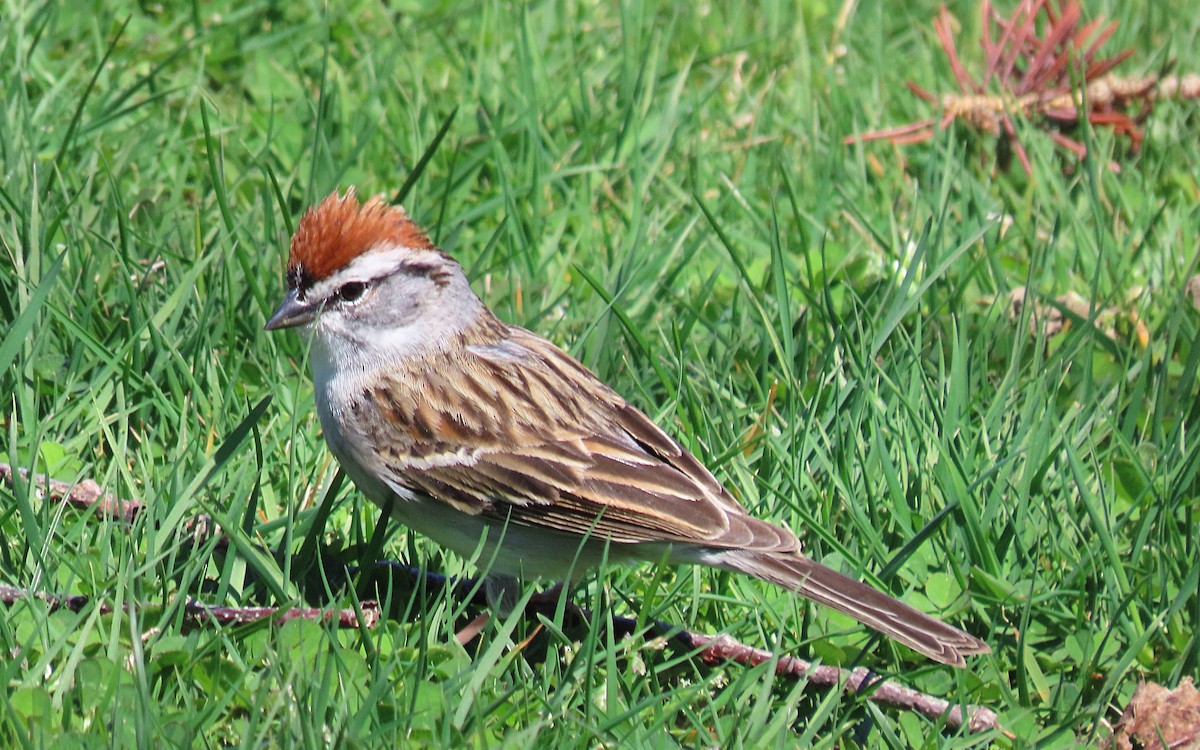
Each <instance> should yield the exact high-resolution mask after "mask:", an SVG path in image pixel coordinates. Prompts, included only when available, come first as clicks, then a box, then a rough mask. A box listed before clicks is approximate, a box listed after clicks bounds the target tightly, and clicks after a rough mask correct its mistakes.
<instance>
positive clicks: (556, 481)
mask: <svg viewBox="0 0 1200 750" xmlns="http://www.w3.org/2000/svg"><path fill="white" fill-rule="evenodd" d="M467 353H468V356H467V357H466V359H465V361H461V360H460V361H457V362H456V363H455V367H456V375H457V374H458V373H459V372H461V373H462V374H463V375H462V378H461V379H458V378H457V377H456V379H455V380H454V382H453V384H452V385H451V383H450V382H449V380H448V379H438V378H432V379H430V378H425V379H423V380H424V381H425V382H426V383H428V382H433V383H434V385H432V386H429V387H428V388H427V392H426V393H423V394H420V397H419V398H418V399H417V400H416V401H417V402H416V403H413V404H411V405H407V407H406V406H405V405H402V404H399V403H396V402H395V400H389V402H388V403H386V404H382V403H381V404H379V407H380V409H381V410H382V411H383V412H384V413H386V414H388V415H389V416H390V419H389V420H388V422H389V423H390V424H391V429H393V430H396V431H399V432H400V433H403V434H400V435H399V436H397V433H396V432H393V433H392V434H391V435H388V436H385V439H384V440H380V441H378V442H380V443H384V444H390V445H393V446H395V445H411V446H412V447H411V448H409V449H408V450H406V451H398V452H393V453H394V455H390V456H386V457H385V458H384V462H383V463H384V467H383V468H384V469H385V472H386V475H387V476H388V481H389V482H391V483H393V485H399V486H401V487H403V488H405V489H407V490H410V491H416V492H420V493H422V494H424V495H427V496H429V497H431V498H434V499H437V500H441V501H443V502H445V503H447V504H450V505H452V506H454V507H455V508H457V509H459V510H461V511H464V512H467V513H471V514H481V515H484V516H487V517H491V518H494V519H496V520H497V521H498V522H508V523H515V524H521V525H526V526H535V527H543V528H546V529H552V530H556V531H559V532H566V533H570V534H576V535H579V536H580V537H583V536H585V535H590V536H594V537H597V538H601V539H607V540H610V541H612V542H614V543H641V542H668V543H684V544H695V545H701V546H711V547H714V548H739V549H752V550H757V551H763V552H773V551H777V552H790V551H796V550H798V549H799V542H798V541H797V539H796V537H795V535H794V534H792V532H790V531H788V530H786V529H782V528H779V527H776V526H773V525H771V524H769V523H766V522H764V521H760V520H758V519H755V518H752V517H751V516H749V515H747V514H746V512H745V510H744V509H743V508H742V507H741V506H740V505H739V504H738V503H737V501H736V500H734V499H733V497H731V496H730V495H729V493H728V492H727V491H726V489H725V488H724V487H723V486H722V485H721V483H720V482H718V481H717V480H716V478H714V477H713V475H712V474H711V473H710V472H709V471H708V470H707V469H706V468H704V466H703V465H702V464H701V463H700V462H699V461H698V460H696V458H695V457H694V456H692V454H691V453H690V452H688V451H687V450H686V449H685V448H683V446H681V445H680V444H679V443H678V442H676V441H675V440H673V439H672V438H671V437H670V436H668V435H667V434H666V433H665V432H663V431H662V430H661V429H659V428H658V426H656V425H655V424H654V423H653V422H652V421H651V420H650V419H649V418H648V417H646V415H644V414H642V413H641V412H640V411H639V410H638V409H636V408H634V407H633V406H631V405H629V404H628V403H627V402H626V401H625V400H624V399H623V398H621V397H620V396H619V395H617V394H616V393H615V392H613V391H612V390H611V389H609V388H608V387H607V386H605V385H604V384H603V383H601V382H600V380H599V379H598V378H596V376H595V375H593V374H592V373H591V372H589V371H588V370H587V369H586V368H584V367H583V366H582V365H580V364H579V363H578V362H576V361H575V360H574V359H572V358H571V357H569V356H568V355H567V354H565V353H564V352H562V351H561V350H560V349H558V348H557V347H555V346H554V345H553V344H551V343H549V342H548V341H546V340H544V339H542V338H539V337H537V336H535V335H533V334H532V333H529V332H528V331H524V330H523V329H519V328H511V329H509V335H508V337H507V338H504V339H502V340H500V341H498V342H493V343H488V344H477V345H473V346H469V347H468V349H467ZM392 392H393V393H394V391H392ZM381 393H382V392H381ZM379 397H382V396H381V395H380V396H379ZM401 412H404V413H403V414H401ZM435 436H436V437H435Z"/></svg>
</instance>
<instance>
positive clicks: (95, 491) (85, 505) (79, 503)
mask: <svg viewBox="0 0 1200 750" xmlns="http://www.w3.org/2000/svg"><path fill="white" fill-rule="evenodd" d="M13 472H14V469H13V467H11V466H9V465H8V464H5V463H0V479H3V480H4V481H5V482H7V483H8V484H10V485H12V486H14V487H15V486H16V482H15V481H14V479H13ZM15 472H16V474H17V475H19V476H20V477H21V479H22V480H23V481H26V482H28V481H29V472H28V471H27V470H25V469H16V470H15ZM33 484H34V489H35V490H36V491H37V493H38V496H39V497H41V498H43V499H45V500H50V501H52V502H56V503H66V504H67V505H70V506H71V507H72V508H78V509H80V510H87V509H89V508H95V509H96V512H97V513H98V514H99V515H100V516H101V517H102V518H113V519H116V520H119V521H124V522H126V523H132V522H133V520H134V519H135V518H137V516H138V514H139V513H141V512H142V510H143V509H144V506H143V505H142V504H141V503H139V502H137V501H135V500H118V499H116V498H115V497H113V496H112V495H110V494H108V493H107V492H105V491H104V490H102V489H100V485H98V484H96V483H95V482H94V481H92V480H91V479H84V480H82V481H80V482H76V483H74V484H72V483H70V482H63V481H59V480H58V479H50V478H49V477H47V476H46V475H44V474H37V475H35V476H34V478H33Z"/></svg>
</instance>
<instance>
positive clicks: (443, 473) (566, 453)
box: [266, 189, 989, 666]
mask: <svg viewBox="0 0 1200 750" xmlns="http://www.w3.org/2000/svg"><path fill="white" fill-rule="evenodd" d="M287 285H288V291H287V296H286V297H285V298H284V300H283V302H282V304H280V305H279V308H278V309H277V310H276V311H275V314H274V315H272V316H271V319H270V321H269V322H268V323H267V326H266V327H267V330H275V329H278V328H289V327H292V326H301V325H305V326H308V328H309V330H310V331H311V333H312V334H313V336H312V352H311V357H312V367H313V380H314V384H315V387H316V401H317V408H318V410H319V412H320V418H321V425H322V427H323V428H324V431H325V439H326V441H327V442H328V443H329V448H330V450H332V451H333V454H334V456H336V457H337V459H338V461H339V462H340V463H341V465H342V468H343V469H344V470H345V471H346V473H347V474H349V475H350V478H351V479H352V480H354V483H355V484H356V485H357V486H358V488H359V489H360V490H361V491H362V492H363V493H364V494H365V495H366V496H367V497H369V498H370V499H371V500H373V501H374V502H376V503H378V504H379V505H381V506H383V505H388V504H390V505H391V506H392V509H393V514H394V515H395V516H396V517H398V518H399V520H401V521H402V522H403V523H405V524H406V525H408V526H409V527H410V528H412V529H415V530H416V531H419V532H421V533H422V534H425V535H426V536H428V537H430V538H432V539H433V540H434V541H436V542H438V543H439V544H441V545H443V546H446V547H449V548H450V549H453V550H455V551H457V552H458V553H459V554H462V555H465V556H470V555H472V554H473V553H475V552H476V551H479V550H482V555H481V558H480V559H481V560H482V561H485V562H489V561H490V569H489V574H490V576H491V577H492V579H491V580H493V581H497V580H498V581H500V582H501V583H502V584H504V585H506V586H511V585H512V583H513V582H515V578H514V577H515V576H522V575H524V576H535V577H550V578H555V579H559V580H562V579H563V578H565V577H570V576H572V575H573V576H575V577H578V575H579V574H580V573H581V572H583V571H584V570H586V569H588V568H590V567H593V566H595V565H598V564H599V563H600V562H602V561H603V560H604V559H605V558H606V557H607V559H609V560H615V561H634V560H649V561H657V560H661V559H663V558H664V557H666V558H667V559H669V560H670V561H672V562H674V563H698V564H703V565H710V566H713V567H716V568H721V569H724V570H733V571H737V572H739V573H745V574H748V575H752V576H755V577H757V578H761V579H763V580H765V581H769V582H771V583H773V584H776V585H778V586H782V587H784V588H787V589H790V590H792V591H794V592H797V593H799V594H802V595H804V596H807V597H809V598H810V599H813V600H815V601H817V602H820V603H822V604H825V605H828V606H830V607H833V608H834V609H836V610H838V611H840V612H844V613H846V614H848V615H849V616H851V617H853V618H855V619H856V620H859V621H860V622H862V623H864V624H866V625H868V626H870V627H872V628H874V629H876V630H878V631H879V632H881V633H883V634H885V635H887V636H890V637H891V638H894V639H895V640H897V641H899V642H900V643H903V644H905V645H907V646H909V647H911V648H912V649H914V650H916V651H918V652H920V653H922V654H924V655H926V656H928V657H929V658H931V659H934V660H936V661H940V662H943V663H946V664H952V665H955V666H962V665H963V664H964V660H963V657H964V656H967V655H971V654H982V653H987V652H988V651H989V649H988V647H987V645H986V644H984V643H983V642H982V641H980V640H978V639H976V638H974V637H972V636H970V635H967V634H966V633H964V632H962V631H960V630H958V629H956V628H953V627H951V626H949V625H947V624H945V623H943V622H941V621H939V620H936V619H934V618H932V617H929V616H928V615H925V614H922V613H921V612H918V611H917V610H915V609H913V608H912V607H910V606H908V605H906V604H903V603H901V602H899V601H896V600H895V599H893V598H891V597H889V596H887V595H885V594H883V593H880V592H879V591H876V590H875V589H873V588H871V587H870V586H867V585H865V584H863V583H860V582H858V581H855V580H853V579H851V578H847V577H846V576H844V575H842V574H841V573H836V572H834V571H833V570H830V569H829V568H826V567H824V566H823V565H820V564H818V563H816V562H813V561H812V560H810V559H808V558H807V557H804V556H803V555H802V554H801V552H800V542H799V540H798V539H797V538H796V535H795V534H793V533H792V532H791V531H789V530H787V529H784V528H780V527H779V526H775V525H773V524H770V523H767V522H765V521H760V520H758V519H756V518H753V517H751V516H749V515H747V513H746V511H745V510H744V509H743V508H742V507H741V506H740V505H739V504H738V503H737V501H736V500H734V498H733V497H732V496H731V495H730V494H729V492H728V491H726V489H725V488H724V487H723V486H722V485H721V484H720V482H718V481H717V480H716V479H715V478H714V477H713V475H712V474H711V473H709V471H708V470H707V469H705V468H704V466H703V465H701V464H700V462H699V461H698V460H696V458H695V457H694V456H692V454H691V453H689V452H688V451H687V450H686V449H685V448H683V447H682V446H681V445H680V444H679V443H677V442H676V441H675V440H673V439H672V438H671V437H669V436H668V435H667V434H666V433H665V432H663V431H662V430H660V429H659V428H658V427H657V426H656V425H655V424H654V423H653V422H651V421H650V419H649V418H647V417H646V416H645V415H644V414H642V413H641V412H640V411H638V410H637V409H636V408H635V407H633V406H631V405H630V404H629V403H628V402H626V401H625V399H623V398H621V397H620V396H619V395H617V394H616V393H615V392H614V391H612V390H611V389H610V388H608V387H607V386H606V385H604V384H603V383H602V382H600V380H599V379H598V378H596V376H595V375H593V374H592V373H591V372H589V371H588V370H587V369H586V368H584V367H583V366H582V365H581V364H579V363H578V362H576V361H575V360H574V359H572V358H571V357H570V356H568V355H567V354H565V353H564V352H563V351H562V350H560V349H558V348H557V347H556V346H554V345H553V344H551V343H550V342H548V341H546V340H545V339H543V338H541V337H539V336H536V335H534V334H533V333H530V332H529V331H526V330H524V329H522V328H517V327H514V326H509V325H506V324H504V323H503V322H501V321H500V320H499V319H498V318H496V316H495V315H493V314H492V312H491V311H490V310H488V308H487V307H485V306H484V304H483V302H482V301H480V299H479V298H478V297H477V296H476V295H475V293H474V292H473V291H471V287H470V286H469V285H468V283H467V279H466V276H464V275H463V272H462V268H461V267H460V266H459V264H458V263H457V262H456V261H455V260H454V259H453V258H451V257H450V256H449V255H447V254H446V253H444V252H442V251H441V250H439V249H437V248H436V247H434V245H433V243H431V242H430V241H429V239H428V237H426V236H425V234H424V233H423V232H422V231H421V229H420V228H419V227H417V226H416V224H414V223H413V222H412V221H410V220H409V218H408V216H407V215H406V214H405V213H404V210H403V209H401V208H398V207H391V206H388V205H387V204H386V203H385V202H384V200H383V199H382V198H374V199H372V200H370V201H368V202H367V203H366V204H365V205H360V204H359V202H358V199H357V198H356V197H355V195H354V191H353V189H350V190H348V191H347V193H346V195H345V196H339V195H337V194H336V193H334V194H333V195H330V196H329V197H328V198H326V199H325V200H324V201H323V202H322V203H321V204H320V205H318V206H316V207H314V208H311V209H309V210H308V212H307V213H305V215H304V217H303V218H302V219H301V220H300V226H299V227H298V228H297V229H296V234H295V236H294V237H292V245H291V254H290V256H289V259H288V266H287ZM503 587H504V586H501V588H503Z"/></svg>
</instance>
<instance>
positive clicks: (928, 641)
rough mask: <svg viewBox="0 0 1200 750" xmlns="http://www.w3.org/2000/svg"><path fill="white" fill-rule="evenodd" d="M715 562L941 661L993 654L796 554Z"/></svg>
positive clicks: (744, 555) (955, 662) (731, 556)
mask: <svg viewBox="0 0 1200 750" xmlns="http://www.w3.org/2000/svg"><path fill="white" fill-rule="evenodd" d="M719 565H720V567H722V568H726V569H729V570H734V571H737V572H739V573H746V574H749V575H752V576H755V577H756V578H761V579H763V580H764V581H768V582H770V583H773V584H775V585H777V586H781V587H783V588H786V589H790V590H791V591H795V592H796V593H798V594H800V595H801V596H805V597H807V598H809V599H812V600H813V601H815V602H818V603H820V604H824V605H825V606H827V607H832V608H833V609H836V610H837V611H838V612H841V613H843V614H845V615H848V616H850V617H853V618H854V619H855V620H857V621H859V622H861V623H862V624H864V625H866V626H868V627H870V628H873V629H875V630H878V631H879V632H880V633H883V634H884V635H886V636H887V637H889V638H892V639H893V640H896V641H898V642H900V643H903V644H904V645H906V646H908V647H909V648H911V649H913V650H914V651H916V652H918V653H921V654H924V655H925V656H927V657H929V658H930V659H933V660H934V661H939V662H941V663H943V664H950V665H952V666H955V667H963V666H966V660H965V657H967V656H971V655H973V654H986V653H990V652H991V649H990V648H989V647H988V645H987V644H986V643H984V642H983V641H981V640H979V639H978V638H976V637H974V636H972V635H968V634H967V633H964V632H963V631H961V630H959V629H958V628H955V627H953V626H951V625H947V624H946V623H944V622H942V621H941V620H938V619H935V618H933V617H930V616H929V615H927V614H925V613H923V612H919V611H917V610H915V609H913V608H912V607H910V606H908V605H907V604H905V603H903V602H901V601H898V600H896V599H893V598H892V597H890V596H888V595H887V594H884V593H883V592H881V591H877V590H876V589H874V588H872V587H870V586H868V585H866V584H865V583H862V582H860V581H856V580H854V579H853V578H848V577H846V576H844V575H842V574H841V573H838V572H836V571H833V570H830V569H829V568H827V567H825V566H824V565H821V564H820V563H817V562H814V561H812V560H810V559H808V558H806V557H802V556H800V555H780V554H771V553H756V552H749V551H732V550H731V551H728V552H725V553H724V554H722V555H721V558H720V562H719Z"/></svg>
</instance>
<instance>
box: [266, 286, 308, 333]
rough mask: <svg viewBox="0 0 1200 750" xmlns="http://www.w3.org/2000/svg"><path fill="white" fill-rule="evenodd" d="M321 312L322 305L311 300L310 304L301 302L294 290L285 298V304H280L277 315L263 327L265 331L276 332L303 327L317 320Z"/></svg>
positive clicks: (276, 310) (276, 311) (276, 309)
mask: <svg viewBox="0 0 1200 750" xmlns="http://www.w3.org/2000/svg"><path fill="white" fill-rule="evenodd" d="M320 311H321V307H320V305H318V304H316V303H314V302H313V301H311V300H310V301H308V302H304V301H301V299H300V297H299V296H298V295H297V293H296V290H295V289H292V290H291V291H289V292H288V293H287V296H286V297H284V298H283V302H280V303H279V307H277V308H275V313H274V314H273V315H272V316H271V319H270V320H268V321H267V324H266V325H265V326H263V329H264V330H267V331H275V330H278V329H280V328H293V327H295V326H302V325H304V324H306V323H311V322H313V321H314V320H316V317H317V313H319V312H320Z"/></svg>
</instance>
